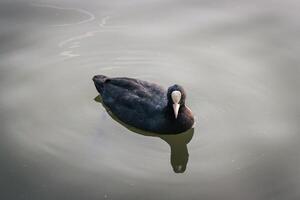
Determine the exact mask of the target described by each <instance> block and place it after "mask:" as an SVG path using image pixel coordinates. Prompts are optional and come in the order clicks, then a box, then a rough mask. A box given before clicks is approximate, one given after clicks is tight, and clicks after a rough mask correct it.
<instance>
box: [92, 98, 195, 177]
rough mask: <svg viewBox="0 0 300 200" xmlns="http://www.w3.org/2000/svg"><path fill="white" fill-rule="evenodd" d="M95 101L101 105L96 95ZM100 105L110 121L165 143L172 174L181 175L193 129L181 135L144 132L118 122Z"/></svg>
mask: <svg viewBox="0 0 300 200" xmlns="http://www.w3.org/2000/svg"><path fill="white" fill-rule="evenodd" d="M95 101H97V102H99V103H101V104H102V98H101V96H100V95H98V96H97V97H95ZM102 105H103V107H104V108H105V109H106V111H107V113H108V114H109V115H110V116H111V117H112V119H114V120H115V121H117V122H118V123H120V124H121V125H123V126H124V127H126V128H127V129H128V130H130V131H132V132H134V133H137V134H140V135H144V136H149V137H158V138H161V139H162V140H164V141H165V142H167V143H168V144H169V145H170V148H171V165H172V167H173V170H174V172H175V173H183V172H184V171H185V170H186V166H187V163H188V159H189V152H188V148H187V144H188V143H189V142H190V141H191V139H192V138H193V135H194V128H192V129H189V130H188V131H186V132H183V133H181V134H175V135H171V134H168V135H166V134H157V133H151V132H146V131H143V130H140V129H137V128H135V127H132V126H129V125H127V124H125V123H124V122H122V121H120V120H119V119H118V118H117V117H116V116H115V115H114V114H113V113H112V112H111V111H110V110H109V109H108V108H107V107H106V106H105V105H104V104H102Z"/></svg>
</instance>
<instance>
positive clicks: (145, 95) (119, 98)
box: [93, 75, 194, 134]
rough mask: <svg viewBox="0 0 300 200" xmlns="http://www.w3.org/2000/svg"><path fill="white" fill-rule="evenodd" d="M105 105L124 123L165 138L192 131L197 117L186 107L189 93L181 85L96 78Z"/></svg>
mask: <svg viewBox="0 0 300 200" xmlns="http://www.w3.org/2000/svg"><path fill="white" fill-rule="evenodd" d="M93 81H94V83H95V86H96V89H97V91H98V92H99V93H100V95H101V97H102V101H103V103H104V105H105V106H106V107H107V108H108V109H110V111H111V112H112V113H113V114H114V115H115V116H116V117H117V118H119V120H121V121H122V122H124V123H126V124H128V125H131V126H134V127H136V128H139V129H142V130H145V131H149V132H154V133H162V134H177V133H181V132H184V131H186V130H188V129H190V128H192V126H193V124H194V117H193V114H192V112H191V110H190V109H189V108H188V107H187V106H186V105H185V99H186V93H185V91H184V89H183V88H182V87H181V86H179V85H176V84H175V85H173V86H171V87H169V88H168V90H165V89H164V88H162V87H161V86H159V85H157V84H154V83H149V82H147V81H142V80H139V79H134V78H127V77H118V78H109V77H107V76H104V75H96V76H94V78H93Z"/></svg>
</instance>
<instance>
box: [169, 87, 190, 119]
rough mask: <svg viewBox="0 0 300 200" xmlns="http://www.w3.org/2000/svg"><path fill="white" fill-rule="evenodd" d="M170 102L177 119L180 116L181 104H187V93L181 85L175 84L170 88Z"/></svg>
mask: <svg viewBox="0 0 300 200" xmlns="http://www.w3.org/2000/svg"><path fill="white" fill-rule="evenodd" d="M167 96H168V102H169V105H171V106H172V107H173V110H174V115H175V119H177V117H178V112H179V108H180V106H183V105H185V98H186V93H185V91H184V89H183V87H181V86H180V85H176V84H175V85H173V86H171V87H169V89H168V93H167Z"/></svg>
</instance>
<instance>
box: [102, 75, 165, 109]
mask: <svg viewBox="0 0 300 200" xmlns="http://www.w3.org/2000/svg"><path fill="white" fill-rule="evenodd" d="M104 95H105V96H106V98H107V104H111V106H113V104H114V105H117V106H123V107H124V109H125V108H128V109H132V110H136V111H142V112H143V113H151V112H155V111H156V110H157V111H158V110H161V109H162V108H163V107H165V106H166V102H167V101H166V97H165V96H166V92H165V90H164V89H163V88H161V87H160V86H158V85H156V84H153V83H148V82H146V81H142V80H138V79H131V78H109V79H107V80H106V81H105V84H104Z"/></svg>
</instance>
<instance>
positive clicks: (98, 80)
mask: <svg viewBox="0 0 300 200" xmlns="http://www.w3.org/2000/svg"><path fill="white" fill-rule="evenodd" d="M107 79H108V78H107V76H104V75H96V76H94V77H93V81H94V84H95V86H96V89H97V91H98V92H99V93H100V94H102V92H103V87H104V83H105V81H106V80H107Z"/></svg>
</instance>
